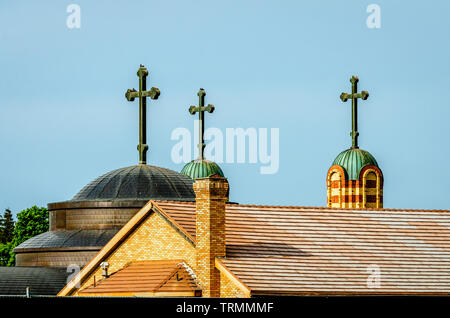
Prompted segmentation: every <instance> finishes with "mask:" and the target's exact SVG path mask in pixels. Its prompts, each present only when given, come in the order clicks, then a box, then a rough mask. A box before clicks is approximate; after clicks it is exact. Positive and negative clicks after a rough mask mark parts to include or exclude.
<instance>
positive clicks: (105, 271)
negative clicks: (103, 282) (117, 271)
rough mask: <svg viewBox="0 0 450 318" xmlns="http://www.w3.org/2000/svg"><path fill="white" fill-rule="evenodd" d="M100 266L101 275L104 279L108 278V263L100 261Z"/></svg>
mask: <svg viewBox="0 0 450 318" xmlns="http://www.w3.org/2000/svg"><path fill="white" fill-rule="evenodd" d="M100 267H101V269H102V276H103V278H105V279H106V278H108V277H109V275H108V268H109V263H108V262H102V263H101V264H100Z"/></svg>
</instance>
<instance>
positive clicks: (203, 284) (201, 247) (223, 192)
mask: <svg viewBox="0 0 450 318" xmlns="http://www.w3.org/2000/svg"><path fill="white" fill-rule="evenodd" d="M193 188H194V192H195V196H196V199H195V200H196V214H197V219H196V236H195V237H196V252H197V262H196V274H197V283H198V285H199V287H200V288H201V289H202V296H204V297H219V296H220V273H219V271H218V270H217V269H216V268H215V260H216V257H224V256H225V255H226V249H225V202H226V201H227V200H228V182H227V179H225V178H221V177H210V178H204V179H197V180H196V181H195V183H194V187H193Z"/></svg>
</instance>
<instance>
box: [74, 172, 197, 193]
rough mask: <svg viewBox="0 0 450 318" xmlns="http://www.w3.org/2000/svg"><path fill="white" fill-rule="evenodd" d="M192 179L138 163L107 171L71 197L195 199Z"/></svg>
mask: <svg viewBox="0 0 450 318" xmlns="http://www.w3.org/2000/svg"><path fill="white" fill-rule="evenodd" d="M192 184H193V180H192V179H191V178H189V177H187V176H185V175H182V174H180V173H178V172H176V171H173V170H169V169H165V168H161V167H156V166H150V165H145V164H138V165H134V166H130V167H126V168H121V169H117V170H113V171H110V172H108V173H106V174H104V175H102V176H100V177H98V178H97V179H95V180H94V181H92V182H90V183H89V184H88V185H86V186H85V187H84V188H83V189H81V191H80V192H78V193H77V194H76V195H75V196H74V197H73V198H72V200H71V201H91V200H121V199H125V200H130V199H134V200H136V199H137V200H142V199H145V200H150V199H155V200H184V201H192V200H195V194H194V191H193V189H192Z"/></svg>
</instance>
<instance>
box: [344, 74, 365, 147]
mask: <svg viewBox="0 0 450 318" xmlns="http://www.w3.org/2000/svg"><path fill="white" fill-rule="evenodd" d="M358 81H359V79H358V77H356V76H352V78H350V83H352V93H351V94H347V93H342V94H341V96H340V97H341V100H342V101H343V102H346V101H347V100H348V99H351V100H352V131H351V132H350V136H352V148H358V136H359V132H358V98H361V99H362V100H366V99H367V98H368V97H369V93H368V92H367V91H362V92H361V93H359V94H358V93H357V91H358Z"/></svg>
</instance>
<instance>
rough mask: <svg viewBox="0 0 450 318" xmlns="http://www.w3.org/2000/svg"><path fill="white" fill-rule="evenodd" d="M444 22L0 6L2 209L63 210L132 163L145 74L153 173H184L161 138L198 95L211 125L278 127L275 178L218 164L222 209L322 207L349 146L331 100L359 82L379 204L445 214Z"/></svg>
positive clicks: (385, 5) (263, 6)
mask: <svg viewBox="0 0 450 318" xmlns="http://www.w3.org/2000/svg"><path fill="white" fill-rule="evenodd" d="M71 4H76V5H78V6H79V8H80V15H79V17H80V20H79V21H80V24H79V26H80V27H79V28H77V27H74V28H69V26H68V24H67V20H68V18H70V21H72V22H73V21H74V20H73V19H72V18H73V16H72V17H71V14H72V13H74V11H70V12H67V8H68V6H69V5H71ZM371 4H376V5H378V6H379V9H380V11H379V12H380V20H377V21H379V22H380V24H379V28H369V27H368V24H367V19H368V18H369V16H371V14H372V13H373V12H372V11H371V12H367V8H368V6H370V5H371ZM448 12H450V2H448V1H444V0H440V1H439V0H436V1H432V2H430V1H407V2H405V1H400V0H389V1H387V0H370V1H362V0H346V1H332V0H328V1H324V0H320V1H262V0H257V1H249V0H244V1H242V0H240V1H234V0H231V1H217V0H215V1H200V0H199V1H170V0H167V1H130V0H128V1H114V2H112V1H98V0H97V1H92V0H90V1H84V0H83V1H82V0H79V1H75V0H71V1H60V0H59V1H56V0H55V1H20V0H14V1H13V0H2V1H1V2H0V72H1V76H0V151H1V156H0V210H3V209H4V208H10V209H11V210H12V211H13V212H14V213H17V212H19V211H20V210H22V209H25V208H28V207H31V206H32V205H38V206H46V204H47V203H50V202H58V201H64V200H69V199H71V198H72V197H73V196H74V195H75V194H76V193H77V192H78V191H79V190H80V189H81V188H82V187H83V186H84V185H86V184H87V183H88V182H90V181H91V180H93V179H95V178H96V177H98V176H100V175H102V174H104V173H106V172H108V171H111V170H113V169H117V168H122V167H126V166H130V165H134V164H137V163H138V152H137V150H136V145H137V143H138V102H137V101H135V102H133V103H130V102H128V101H127V100H126V99H125V97H124V94H125V92H126V90H127V89H128V88H133V87H134V88H136V89H137V88H138V78H137V76H136V71H137V69H138V67H139V65H140V64H144V65H145V66H146V67H147V68H148V70H149V73H150V74H149V77H148V79H147V82H148V84H147V86H148V87H151V86H156V87H158V88H159V89H160V91H161V96H160V97H159V99H158V100H156V101H153V100H152V101H148V102H147V108H148V109H147V143H148V144H149V148H150V149H149V152H148V155H147V157H148V163H149V164H152V165H156V166H162V167H166V168H169V169H173V170H176V171H180V170H181V169H182V167H183V165H184V163H176V162H174V160H173V158H172V156H171V152H172V149H173V147H174V145H175V144H176V141H174V140H171V135H172V133H173V131H174V130H175V129H177V128H180V127H181V128H183V127H184V128H186V129H188V130H190V131H191V132H192V133H193V130H194V116H191V115H190V114H189V113H188V108H189V106H190V105H195V104H196V103H197V102H198V97H197V95H196V94H197V92H198V89H199V88H200V87H202V88H204V89H205V90H206V92H207V95H206V103H211V104H214V105H215V111H214V113H213V114H206V124H205V126H206V128H211V127H213V128H217V129H219V130H220V131H222V132H224V134H225V131H226V129H227V128H243V129H248V128H255V129H257V131H259V129H260V128H267V129H268V130H269V131H270V129H271V128H276V129H278V131H279V144H278V146H279V167H278V170H277V171H276V173H272V174H261V172H260V167H261V165H262V163H261V162H259V161H258V162H257V163H250V162H248V160H246V162H244V163H236V162H234V163H226V162H224V163H220V166H221V167H222V170H223V171H224V173H225V176H226V177H227V178H228V181H229V183H230V199H231V200H232V201H235V202H240V203H250V204H273V205H301V206H326V182H325V178H326V173H327V170H328V168H329V167H330V166H331V164H332V162H333V160H334V158H335V157H336V156H337V155H338V154H339V153H340V152H341V151H343V150H345V149H347V148H349V147H350V146H351V138H350V136H349V132H350V130H351V103H350V102H347V103H343V102H341V101H340V99H339V95H340V94H341V92H350V91H351V84H350V82H349V79H350V77H351V76H352V75H357V76H358V77H359V79H360V82H359V89H360V90H367V91H368V92H369V94H370V97H369V98H368V100H366V101H360V102H359V110H358V117H359V120H358V125H359V127H358V128H359V129H358V130H359V133H360V137H359V145H360V148H361V149H364V150H367V151H369V152H370V153H371V154H372V155H373V156H374V157H375V158H376V159H377V161H378V164H379V166H380V168H381V170H382V171H383V174H384V180H385V183H384V207H385V208H402V209H411V208H414V209H450V195H449V188H450V187H449V185H450V171H449V169H447V165H448V162H449V160H450V149H449V142H448V140H449V137H450V125H449V118H450V102H449V99H448V97H447V96H446V95H445V94H446V92H447V91H448V88H449V87H450V77H449V74H450V59H449V56H450V42H449V41H448V38H449V31H450V20H449V19H448ZM371 21H372V20H371ZM71 26H73V25H71ZM224 142H226V141H224ZM192 143H193V145H192V147H194V145H195V144H196V141H192Z"/></svg>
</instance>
